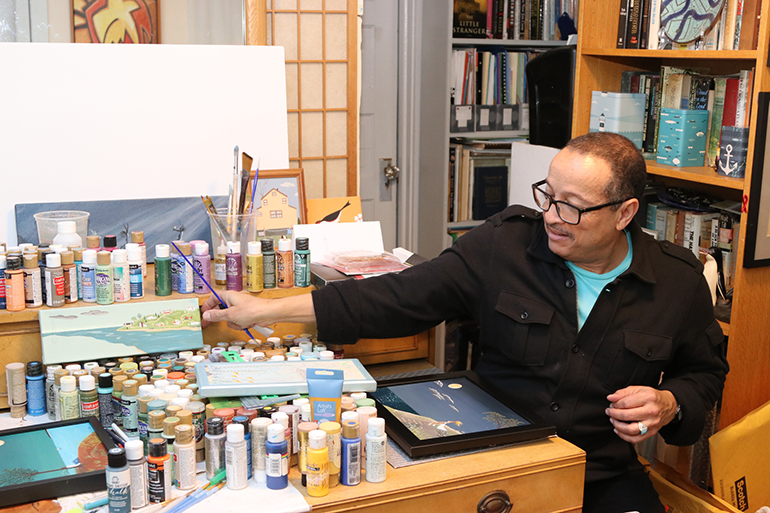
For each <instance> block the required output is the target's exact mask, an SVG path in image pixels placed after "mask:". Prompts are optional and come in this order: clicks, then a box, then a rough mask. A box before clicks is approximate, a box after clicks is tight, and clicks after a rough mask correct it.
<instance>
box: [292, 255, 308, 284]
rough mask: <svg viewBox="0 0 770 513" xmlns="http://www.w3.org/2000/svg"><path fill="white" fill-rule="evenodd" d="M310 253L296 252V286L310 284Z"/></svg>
mask: <svg viewBox="0 0 770 513" xmlns="http://www.w3.org/2000/svg"><path fill="white" fill-rule="evenodd" d="M309 257H310V254H309V253H306V252H299V251H297V252H295V253H294V286H295V287H309V286H310V258H309Z"/></svg>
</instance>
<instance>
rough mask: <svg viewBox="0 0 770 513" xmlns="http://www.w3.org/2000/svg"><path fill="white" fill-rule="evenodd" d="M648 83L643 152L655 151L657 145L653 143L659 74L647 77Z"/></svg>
mask: <svg viewBox="0 0 770 513" xmlns="http://www.w3.org/2000/svg"><path fill="white" fill-rule="evenodd" d="M648 83H649V84H650V92H649V94H648V95H647V126H646V128H645V133H644V146H643V148H642V149H643V150H644V152H645V153H655V152H656V151H657V150H658V147H657V146H656V144H655V137H656V133H655V126H656V124H657V120H658V108H659V104H658V103H657V102H656V99H660V95H659V91H660V75H652V76H651V77H649V79H648Z"/></svg>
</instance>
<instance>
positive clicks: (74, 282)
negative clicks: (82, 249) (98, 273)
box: [64, 267, 78, 303]
mask: <svg viewBox="0 0 770 513" xmlns="http://www.w3.org/2000/svg"><path fill="white" fill-rule="evenodd" d="M64 301H65V302H66V303H77V302H78V273H77V269H76V268H75V267H67V268H65V269H64Z"/></svg>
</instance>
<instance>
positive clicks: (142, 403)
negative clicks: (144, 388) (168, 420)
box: [137, 395, 155, 413]
mask: <svg viewBox="0 0 770 513" xmlns="http://www.w3.org/2000/svg"><path fill="white" fill-rule="evenodd" d="M154 400H155V398H154V397H153V396H151V395H140V396H139V399H137V402H138V403H139V413H147V409H148V407H147V405H148V404H150V403H151V402H152V401H154Z"/></svg>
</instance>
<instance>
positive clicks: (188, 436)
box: [174, 424, 195, 490]
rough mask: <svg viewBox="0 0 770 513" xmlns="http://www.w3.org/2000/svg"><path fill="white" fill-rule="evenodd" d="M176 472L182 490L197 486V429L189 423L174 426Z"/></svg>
mask: <svg viewBox="0 0 770 513" xmlns="http://www.w3.org/2000/svg"><path fill="white" fill-rule="evenodd" d="M174 432H175V433H176V440H175V441H174V472H175V476H176V485H177V488H179V489H180V490H190V489H192V488H195V429H194V428H193V427H192V426H188V425H186V424H185V425H178V426H176V428H174Z"/></svg>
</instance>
